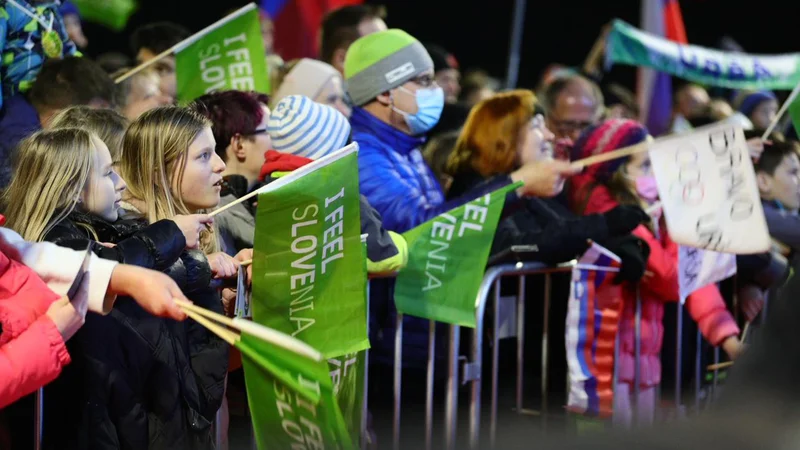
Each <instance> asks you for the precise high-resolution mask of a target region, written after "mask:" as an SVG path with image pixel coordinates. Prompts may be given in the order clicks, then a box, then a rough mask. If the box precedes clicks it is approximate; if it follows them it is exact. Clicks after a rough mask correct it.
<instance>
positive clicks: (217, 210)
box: [208, 185, 269, 217]
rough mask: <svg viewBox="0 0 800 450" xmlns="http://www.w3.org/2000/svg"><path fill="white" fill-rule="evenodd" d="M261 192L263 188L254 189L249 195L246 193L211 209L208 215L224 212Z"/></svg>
mask: <svg viewBox="0 0 800 450" xmlns="http://www.w3.org/2000/svg"><path fill="white" fill-rule="evenodd" d="M267 186H269V185H267ZM264 187H266V186H264ZM261 192H262V191H261V189H256V190H255V191H253V192H251V193H249V194H247V195H244V196H242V197H239V198H237V199H236V200H234V201H232V202H230V203H228V204H227V205H225V206H222V207H220V208H217V209H215V210H214V211H211V212H210V213H208V215H209V216H211V217H214V216H216V215H217V214H220V213H223V212H225V211H227V210H228V209H229V208H233V207H234V206H236V205H238V204H239V203H242V202H246V201H247V200H250V199H251V198H253V197H255V196H256V195H258V194H260V193H261Z"/></svg>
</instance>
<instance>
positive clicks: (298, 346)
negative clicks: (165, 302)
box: [175, 299, 322, 361]
mask: <svg viewBox="0 0 800 450" xmlns="http://www.w3.org/2000/svg"><path fill="white" fill-rule="evenodd" d="M175 303H176V304H177V305H178V306H179V307H181V308H183V310H184V312H186V314H187V315H189V313H192V314H195V315H200V316H201V317H203V318H204V319H205V320H213V321H214V322H217V323H219V324H222V325H225V326H228V327H230V328H233V329H235V330H238V331H240V332H243V333H247V334H249V335H251V336H254V337H256V338H258V339H261V340H262V341H264V342H267V343H269V344H272V345H277V346H280V347H283V348H285V349H287V350H291V351H293V352H295V353H298V354H300V355H303V356H305V357H307V358H310V359H313V360H315V361H321V360H322V354H321V353H320V352H319V351H317V350H316V349H315V348H314V347H311V346H310V345H308V344H306V343H304V342H302V341H298V340H295V339H289V338H287V337H286V335H284V334H283V333H280V332H278V331H275V330H272V329H270V328H268V327H265V326H263V325H259V324H257V323H254V322H250V321H248V320H243V319H239V318H236V319H232V318H230V317H227V316H224V315H222V314H219V313H215V312H214V311H209V310H207V309H205V308H202V307H200V306H197V305H195V304H193V303H190V302H187V301H185V300H180V299H175ZM190 317H191V316H190ZM192 318H194V317H192ZM198 322H199V323H200V324H201V325H204V326H205V324H204V323H202V322H200V321H198ZM217 326H218V327H219V325H217ZM222 328H224V327H222ZM209 329H210V328H209ZM211 331H213V332H214V333H216V331H214V330H211ZM226 331H227V332H228V333H232V334H233V335H234V336H236V333H234V332H232V331H230V330H226ZM216 334H218V333H216ZM220 337H222V336H220ZM237 337H238V336H237ZM223 339H225V338H223ZM235 340H238V339H235Z"/></svg>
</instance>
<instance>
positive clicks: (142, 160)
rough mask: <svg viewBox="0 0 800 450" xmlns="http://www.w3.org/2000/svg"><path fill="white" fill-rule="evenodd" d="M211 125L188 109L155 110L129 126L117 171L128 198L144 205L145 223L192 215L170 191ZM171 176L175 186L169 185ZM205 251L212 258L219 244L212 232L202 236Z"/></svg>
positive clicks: (175, 107)
mask: <svg viewBox="0 0 800 450" xmlns="http://www.w3.org/2000/svg"><path fill="white" fill-rule="evenodd" d="M210 127H211V122H210V121H209V120H208V119H206V118H205V117H203V116H202V115H200V114H198V113H197V112H195V111H193V110H190V109H188V108H181V107H177V106H164V107H160V108H155V109H152V110H150V111H147V112H146V113H144V114H142V115H141V116H139V118H138V119H136V120H134V121H133V122H131V124H130V126H129V127H128V131H127V132H125V138H124V140H123V144H122V159H121V160H120V163H119V170H120V174H121V175H122V178H123V179H124V180H125V182H126V183H127V184H128V189H127V197H128V198H132V199H135V200H138V201H139V202H141V203H142V204H143V205H144V209H143V211H141V213H142V214H143V215H144V217H145V218H147V220H148V222H150V223H153V222H156V221H159V220H162V219H172V218H173V217H175V216H176V215H178V214H192V213H194V212H195V211H189V208H188V207H187V206H186V204H185V203H184V202H183V199H182V198H181V197H180V193H179V192H178V193H177V194H176V193H173V192H172V186H173V184H174V185H177V186H180V185H181V182H182V181H183V173H184V169H185V167H186V155H187V153H188V151H189V146H190V145H191V143H192V142H193V141H194V140H195V138H197V135H198V134H200V133H201V132H202V131H203V130H204V129H205V128H210ZM173 174H175V177H176V179H175V183H172V178H173V176H172V175H173ZM200 243H201V248H202V249H203V251H205V252H206V253H207V254H208V253H213V252H216V251H218V249H219V245H218V244H217V241H216V238H215V237H214V235H213V233H212V232H210V231H204V232H203V233H201V235H200Z"/></svg>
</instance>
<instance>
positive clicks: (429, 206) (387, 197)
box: [358, 144, 511, 233]
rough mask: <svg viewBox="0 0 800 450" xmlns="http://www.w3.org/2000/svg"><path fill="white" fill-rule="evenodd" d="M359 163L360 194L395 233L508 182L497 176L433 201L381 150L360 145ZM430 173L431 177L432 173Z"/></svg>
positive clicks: (509, 181)
mask: <svg viewBox="0 0 800 450" xmlns="http://www.w3.org/2000/svg"><path fill="white" fill-rule="evenodd" d="M358 164H359V167H360V169H359V183H360V185H359V189H360V190H361V193H362V194H364V195H365V196H366V197H367V199H368V200H369V203H370V204H371V205H372V206H373V207H375V209H377V210H378V211H379V212H380V213H381V216H382V217H383V225H384V227H386V229H388V230H392V231H395V232H398V233H403V232H406V231H408V230H410V229H412V228H414V227H416V226H417V225H420V224H422V223H424V222H427V221H428V220H430V219H433V218H434V217H436V216H438V215H440V214H442V213H445V212H447V211H449V210H451V209H453V208H457V207H459V206H461V205H463V204H465V203H468V202H470V201H472V200H475V199H476V198H478V197H481V196H483V195H485V194H487V193H490V192H492V191H494V190H496V189H499V188H501V187H503V186H505V185H507V184H509V183H511V178H509V177H508V176H505V175H504V176H498V177H495V178H493V179H491V180H489V181H487V182H486V183H483V184H481V185H480V186H478V187H477V188H475V189H474V190H472V191H470V192H468V193H467V194H465V195H463V196H461V197H457V198H455V199H452V200H450V201H448V202H442V203H432V202H431V201H429V199H428V198H426V197H425V196H424V195H423V192H422V191H421V188H420V186H418V185H417V184H416V183H415V181H416V180H408V179H406V178H405V177H403V176H402V175H401V174H400V173H399V172H398V171H397V169H396V168H395V167H394V166H393V165H392V163H391V162H390V161H389V159H388V158H387V157H386V156H385V155H383V154H382V153H381V152H380V150H376V149H374V148H371V147H369V146H368V145H367V144H365V145H363V146H362V150H361V151H360V152H359V158H358ZM429 175H430V177H431V179H432V178H433V175H432V174H429Z"/></svg>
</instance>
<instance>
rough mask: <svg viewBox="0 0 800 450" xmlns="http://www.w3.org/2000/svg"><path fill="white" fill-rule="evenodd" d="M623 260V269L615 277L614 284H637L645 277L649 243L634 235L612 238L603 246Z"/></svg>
mask: <svg viewBox="0 0 800 450" xmlns="http://www.w3.org/2000/svg"><path fill="white" fill-rule="evenodd" d="M602 245H603V246H604V247H605V248H607V249H609V250H610V251H611V252H613V253H614V254H615V255H617V256H619V257H620V259H621V260H622V267H620V268H619V273H618V274H617V276H616V277H614V283H615V284H620V283H622V282H624V281H628V282H631V283H636V282H638V281H639V280H641V279H642V277H643V276H644V271H645V268H646V267H647V258H648V257H649V256H650V246H649V245H647V242H645V241H643V240H641V239H639V238H638V237H636V236H633V235H627V236H619V237H615V238H611V239H609V240H608V241H606V242H605V243H603V244H602Z"/></svg>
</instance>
